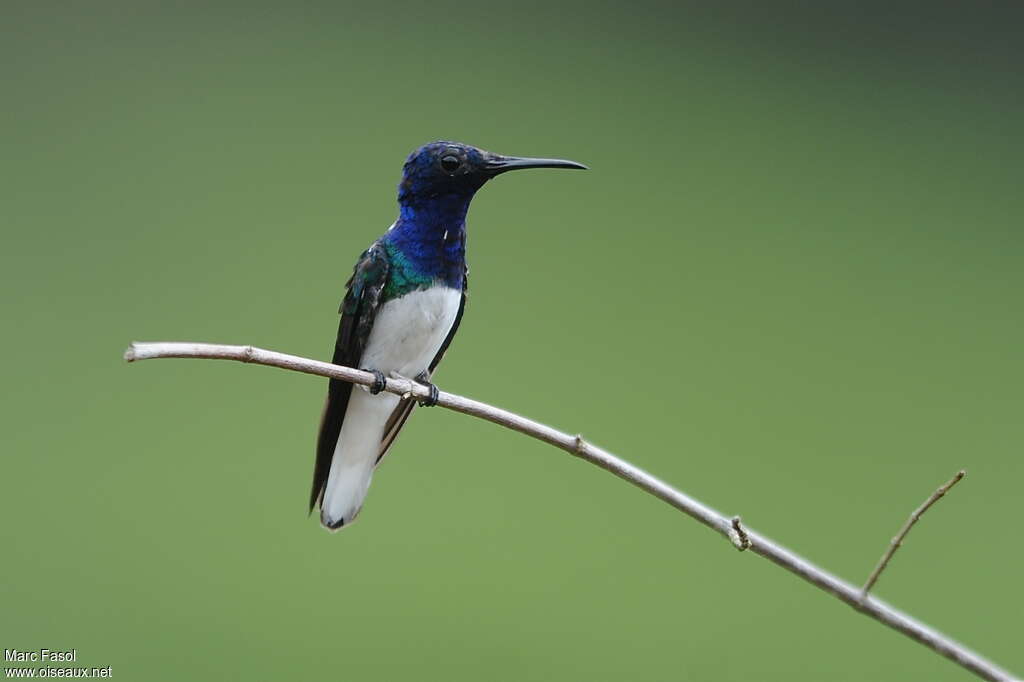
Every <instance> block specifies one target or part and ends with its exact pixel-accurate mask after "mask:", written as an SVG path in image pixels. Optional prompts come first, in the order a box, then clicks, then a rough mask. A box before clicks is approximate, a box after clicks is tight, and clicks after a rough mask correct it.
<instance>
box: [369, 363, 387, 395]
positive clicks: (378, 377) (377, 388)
mask: <svg viewBox="0 0 1024 682" xmlns="http://www.w3.org/2000/svg"><path fill="white" fill-rule="evenodd" d="M363 371H364V372H369V373H370V374H372V375H373V383H372V384H370V385H369V386H366V387H365V388H366V390H368V391H369V392H370V395H377V394H378V393H380V392H381V391H383V390H384V388H385V387H386V386H387V384H388V382H387V380H386V379H385V378H384V372H382V371H380V370H379V369H364V370H363Z"/></svg>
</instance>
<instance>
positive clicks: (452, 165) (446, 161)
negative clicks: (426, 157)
mask: <svg viewBox="0 0 1024 682" xmlns="http://www.w3.org/2000/svg"><path fill="white" fill-rule="evenodd" d="M460 165H462V162H461V161H459V160H458V159H457V158H456V157H454V156H452V155H451V154H449V155H448V156H445V157H444V158H442V159H441V168H443V169H444V171H445V172H446V173H454V172H455V171H457V170H458V169H459V166H460Z"/></svg>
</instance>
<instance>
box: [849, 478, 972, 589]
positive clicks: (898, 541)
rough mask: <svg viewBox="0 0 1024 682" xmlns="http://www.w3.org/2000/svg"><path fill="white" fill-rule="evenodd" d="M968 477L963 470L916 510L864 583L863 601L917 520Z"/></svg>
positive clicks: (891, 541) (890, 542)
mask: <svg viewBox="0 0 1024 682" xmlns="http://www.w3.org/2000/svg"><path fill="white" fill-rule="evenodd" d="M966 475H967V472H966V471H964V470H963V469H961V470H960V471H958V472H956V476H954V477H953V478H951V479H949V480H948V481H947V482H946V483H945V484H943V485H942V486H940V487H939V489H938V490H936V491H935V492H933V493H932V494H931V496H929V497H928V499H927V500H925V501H924V504H922V505H921V506H920V507H918V508H917V509H915V510H914V513H913V514H911V515H910V518H909V519H907V521H906V523H904V524H903V527H902V528H900V532H899V533H897V534H896V537H894V538H893V539H892V540H890V541H889V546H888V547H887V548H886V550H885V554H883V555H882V558H881V559H879V560H878V565H877V566H875V570H873V571H871V575H870V576H868V581H867V582H866V583H864V587H863V588H861V591H860V596H861V599H867V596H868V592H870V591H871V588H872V587H874V586H875V583H876V582H878V576H880V575H882V571H884V570H885V567H886V566H888V565H889V562H890V561H892V555H893V554H895V553H896V550H897V549H899V548H900V545H902V544H903V540H904V538H906V537H907V533H909V532H910V529H911V528H913V527H914V524H915V523H917V520H918V519H920V518H921V516H922V515H923V514H924V513H925V512H926V511H928V508H929V507H931V506H932V505H933V504H935V503H936V502H938V501H939V499H940V498H941V497H942V496H943V495H945V494H946V493H948V492H949V489H950V488H952V487H953V486H955V485H956V484H957V483H959V482H960V479H962V478H963V477H964V476H966Z"/></svg>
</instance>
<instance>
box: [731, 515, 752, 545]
mask: <svg viewBox="0 0 1024 682" xmlns="http://www.w3.org/2000/svg"><path fill="white" fill-rule="evenodd" d="M729 540H730V541H731V542H732V544H733V545H734V546H735V547H736V549H738V550H739V551H741V552H742V551H744V550H748V549H750V536H749V535H747V531H745V530H743V526H742V524H741V523H740V517H738V516H734V517H732V528H731V529H730V530H729Z"/></svg>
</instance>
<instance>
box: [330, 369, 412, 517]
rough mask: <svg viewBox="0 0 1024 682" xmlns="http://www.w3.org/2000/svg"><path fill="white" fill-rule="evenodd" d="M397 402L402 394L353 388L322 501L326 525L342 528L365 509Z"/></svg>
mask: <svg viewBox="0 0 1024 682" xmlns="http://www.w3.org/2000/svg"><path fill="white" fill-rule="evenodd" d="M398 401H399V397H398V396H396V395H394V394H391V393H381V394H380V395H370V394H369V393H367V392H366V391H364V390H361V389H358V388H357V389H354V390H353V391H352V394H351V396H350V397H349V401H348V406H347V407H348V409H347V410H346V413H345V421H344V423H343V424H342V427H341V433H340V434H339V436H338V441H337V443H336V445H335V447H334V456H333V457H332V459H331V470H330V473H329V474H328V477H327V485H326V486H325V487H324V492H323V497H322V499H321V500H320V522H321V523H322V524H323V525H324V527H326V528H328V529H330V530H339V529H340V528H342V527H343V526H345V525H348V524H350V523H352V521H353V520H355V518H356V516H357V515H358V514H359V510H360V509H362V506H363V501H364V500H365V499H366V491H367V490H368V489H369V487H370V481H371V479H372V478H373V470H374V466H375V465H376V463H377V459H378V457H379V456H380V452H381V440H382V439H383V438H384V430H385V427H386V425H387V422H388V418H389V417H390V416H391V412H392V411H393V410H394V409H395V407H396V406H397V405H398Z"/></svg>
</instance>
